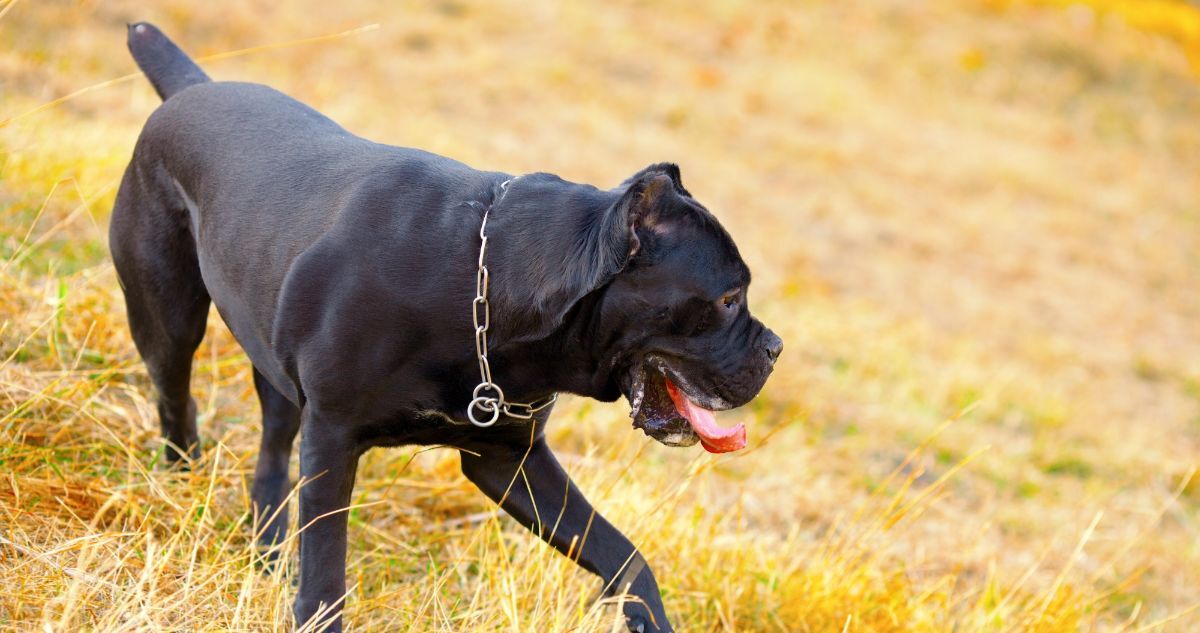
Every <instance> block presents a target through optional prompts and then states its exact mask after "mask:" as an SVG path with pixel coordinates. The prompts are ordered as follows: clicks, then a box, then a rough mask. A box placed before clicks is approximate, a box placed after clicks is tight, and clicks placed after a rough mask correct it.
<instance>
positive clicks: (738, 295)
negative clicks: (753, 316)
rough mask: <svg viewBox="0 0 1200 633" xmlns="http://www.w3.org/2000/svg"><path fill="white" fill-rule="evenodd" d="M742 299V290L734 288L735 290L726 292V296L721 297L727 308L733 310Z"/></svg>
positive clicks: (722, 303)
mask: <svg viewBox="0 0 1200 633" xmlns="http://www.w3.org/2000/svg"><path fill="white" fill-rule="evenodd" d="M741 299H742V291H741V290H734V291H733V292H728V293H726V294H725V296H723V297H721V305H722V306H724V307H725V309H726V310H733V309H735V308H737V306H738V303H740V302H741Z"/></svg>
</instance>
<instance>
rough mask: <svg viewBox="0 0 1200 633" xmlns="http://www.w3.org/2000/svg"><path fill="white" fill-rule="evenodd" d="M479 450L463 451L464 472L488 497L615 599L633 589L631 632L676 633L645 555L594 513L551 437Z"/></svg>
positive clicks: (627, 613) (629, 609)
mask: <svg viewBox="0 0 1200 633" xmlns="http://www.w3.org/2000/svg"><path fill="white" fill-rule="evenodd" d="M472 450H474V451H477V452H478V453H479V454H478V455H474V454H472V453H471V452H468V451H465V450H464V451H462V452H461V455H462V470H463V473H464V474H465V475H466V476H467V478H468V479H470V480H471V481H472V482H473V483H474V484H475V485H476V486H478V487H479V489H480V490H482V491H483V492H484V494H486V495H487V496H489V497H491V498H492V499H493V500H494V501H497V502H499V503H500V505H501V507H503V508H504V509H505V511H507V512H508V513H509V514H510V515H512V516H513V517H514V518H515V519H517V521H519V522H521V524H522V525H524V526H525V527H526V528H528V529H529V530H530V531H532V532H533V533H534V534H537V535H538V536H539V537H541V538H542V539H543V540H545V541H546V542H547V543H549V544H550V545H552V546H554V548H555V549H557V550H558V551H559V552H561V553H563V554H569V555H570V556H571V557H572V558H573V559H574V560H575V561H576V562H577V563H578V564H579V565H580V566H581V567H583V568H584V569H586V570H588V571H590V572H592V573H593V574H596V575H598V576H600V578H602V579H603V580H604V583H605V593H606V594H607V595H615V594H620V593H622V592H625V593H628V594H631V595H632V596H635V597H636V599H634V600H631V601H629V602H626V603H625V616H626V621H627V623H628V625H629V629H630V630H631V631H643V632H645V633H650V632H663V633H665V632H667V631H671V630H672V629H671V625H670V623H668V622H667V616H666V613H665V612H664V611H663V605H662V598H661V596H660V595H659V591H658V583H657V581H655V579H654V574H653V573H652V572H651V571H650V568H649V567H647V566H646V562H645V560H644V559H643V558H642V555H641V554H640V553H638V552H637V550H636V549H635V548H634V547H633V545H632V544H631V543H630V542H629V540H628V539H626V538H625V536H624V535H623V534H621V533H620V532H619V531H617V529H616V528H614V527H613V526H612V524H610V523H609V522H608V521H606V520H605V519H604V517H602V516H600V514H599V513H597V512H596V511H595V510H594V509H593V508H592V505H591V504H590V503H588V500H587V499H586V498H585V497H584V496H583V493H581V492H579V489H578V488H576V487H575V484H574V483H572V482H571V479H570V477H568V476H567V473H566V471H564V470H563V468H562V466H561V465H559V463H558V460H557V459H555V457H554V454H553V453H551V452H550V447H548V446H547V445H546V442H545V440H544V439H543V438H541V437H539V438H538V439H537V440H536V441H534V443H533V445H532V446H514V445H485V446H482V447H480V446H474V447H472ZM526 450H528V455H526ZM522 460H523V461H524V463H523V465H522ZM531 493H532V496H531Z"/></svg>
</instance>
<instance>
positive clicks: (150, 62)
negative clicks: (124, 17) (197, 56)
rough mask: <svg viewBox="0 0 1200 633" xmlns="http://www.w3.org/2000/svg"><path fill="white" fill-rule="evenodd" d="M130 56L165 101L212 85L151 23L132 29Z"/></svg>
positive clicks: (143, 23) (132, 25)
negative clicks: (198, 85) (196, 87)
mask: <svg viewBox="0 0 1200 633" xmlns="http://www.w3.org/2000/svg"><path fill="white" fill-rule="evenodd" d="M129 52H130V53H133V60H134V61H136V62H137V65H138V68H141V69H142V72H143V73H146V78H147V79H149V80H150V83H151V84H153V85H154V90H155V91H157V92H158V96H160V97H162V98H163V101H166V100H167V99H170V98H171V95H173V94H175V93H177V92H179V91H180V90H183V89H184V88H187V87H188V86H193V85H195V84H200V83H205V82H209V81H212V80H211V79H209V78H208V75H206V74H204V71H203V70H200V67H199V66H197V65H196V62H194V61H192V60H191V58H190V57H188V56H187V54H186V53H184V52H183V51H181V50H179V47H178V46H176V45H175V42H172V41H171V40H169V39H167V36H166V35H163V32H162V31H160V30H158V27H156V26H154V25H153V24H150V23H149V22H135V23H133V24H130V25H129Z"/></svg>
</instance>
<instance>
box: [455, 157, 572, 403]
mask: <svg viewBox="0 0 1200 633" xmlns="http://www.w3.org/2000/svg"><path fill="white" fill-rule="evenodd" d="M517 178H520V176H517ZM513 180H516V178H512V179H509V180H506V181H504V182H502V183H500V195H499V196H497V198H496V200H495V201H493V202H492V204H491V205H489V206H488V207H487V208H486V209H484V211H483V222H482V223H481V224H480V225H479V268H478V272H477V273H476V274H475V300H474V301H472V302H471V319H472V320H473V321H474V323H475V358H477V359H478V360H479V377H480V382H479V384H478V385H476V386H475V391H472V392H471V403H470V404H468V405H467V418H468V419H470V420H471V424H474V425H475V426H479V427H488V426H491V425H493V424H495V423H496V420H499V419H500V414H501V413H504V415H506V416H508V417H512V418H519V419H521V420H528V419H530V418H532V417H533V416H534V414H535V413H537V412H538V411H541V410H542V409H545V408H546V407H548V406H550V405H552V404H554V401H555V400H558V394H557V393H554V394H550V395H549V396H547V397H545V398H542V399H541V400H538V401H536V402H533V403H529V404H526V403H523V402H508V401H507V400H505V399H504V391H503V390H502V389H500V385H497V384H496V383H494V382H492V366H491V365H490V364H489V363H488V335H487V334H488V328H489V327H491V325H492V309H491V306H490V305H489V304H488V299H487V295H488V269H487V266H486V265H485V264H484V255H486V254H487V245H488V236H487V221H488V214H489V213H491V211H492V207H494V206H496V204H498V203H499V202H500V200H501V199H502V198H503V197H504V194H505V193H507V192H508V186H509V185H510V184H511V183H512V182H513ZM489 393H492V394H495V395H487V394H489ZM476 409H478V410H479V411H481V412H483V415H482V416H480V417H479V418H476V417H475V411H476Z"/></svg>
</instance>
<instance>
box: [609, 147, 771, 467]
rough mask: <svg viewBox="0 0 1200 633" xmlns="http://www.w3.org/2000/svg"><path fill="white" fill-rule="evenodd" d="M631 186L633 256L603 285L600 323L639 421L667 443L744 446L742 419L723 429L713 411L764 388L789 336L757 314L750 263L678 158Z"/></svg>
mask: <svg viewBox="0 0 1200 633" xmlns="http://www.w3.org/2000/svg"><path fill="white" fill-rule="evenodd" d="M626 186H627V190H626V192H625V194H624V197H623V199H622V204H623V205H624V213H623V215H624V217H625V219H626V221H627V224H628V227H629V233H628V242H627V245H628V253H629V256H628V260H627V262H626V264H625V266H624V268H623V269H622V270H621V272H620V273H618V274H617V275H615V276H614V277H613V278H612V281H610V282H609V284H608V286H607V288H606V289H605V293H604V300H603V301H602V302H600V304H599V307H598V311H599V315H598V316H599V321H598V329H599V330H600V332H601V334H602V336H604V337H606V338H608V339H609V340H610V341H611V342H610V349H609V354H610V355H611V356H610V357H611V358H612V359H613V360H614V361H615V362H614V366H613V373H614V379H615V380H616V382H617V384H618V386H619V388H620V390H621V391H622V393H624V395H625V396H626V397H627V398H628V399H629V403H630V405H631V407H632V411H631V416H632V417H633V424H634V426H637V427H640V428H642V429H643V430H644V431H645V432H646V434H647V435H650V436H651V437H653V438H654V439H656V440H658V441H660V442H662V443H664V444H668V445H673V446H690V445H692V444H695V443H696V442H697V441H701V442H702V443H703V444H704V447H705V448H706V449H708V450H709V451H712V452H724V451H730V450H737V449H739V448H742V447H743V446H745V444H746V434H745V429H744V427H742V425H740V424H739V425H737V426H736V427H733V428H729V429H725V428H721V427H719V426H718V425H717V424H716V422H715V420H714V419H713V415H712V413H711V412H712V411H717V410H723V409H730V408H734V407H738V406H741V405H743V404H745V403H747V402H749V401H750V400H751V399H752V398H753V397H754V396H755V395H757V394H758V392H759V390H760V389H762V386H763V384H764V383H765V382H766V380H767V376H768V375H770V373H771V368H772V366H773V365H774V363H775V359H776V358H778V357H779V354H780V352H781V351H782V350H783V341H781V340H780V338H779V337H778V336H776V335H775V333H774V332H772V331H771V330H770V329H768V328H766V327H765V326H763V324H762V323H761V322H760V321H758V319H755V318H754V317H753V316H751V314H750V306H749V303H748V301H747V290H748V288H749V285H750V270H749V269H748V268H747V267H746V264H745V263H744V262H743V261H742V258H741V256H740V255H739V254H738V249H737V246H736V245H735V244H734V243H733V240H732V239H731V238H730V236H729V234H728V233H727V232H726V231H725V230H724V228H722V227H721V225H720V224H719V223H718V222H717V220H716V218H714V217H713V216H712V214H710V213H709V212H708V210H707V209H705V208H704V207H703V206H702V205H701V204H700V203H699V202H697V201H696V200H695V199H694V198H693V197H692V196H691V194H689V193H688V191H687V189H685V188H684V187H683V184H682V182H681V180H680V176H679V169H678V168H677V167H676V166H675V165H669V164H666V165H654V166H651V167H649V168H647V169H645V170H643V171H642V172H640V173H638V174H636V175H635V176H634V177H633V178H631V179H630V180H629V181H627V185H626Z"/></svg>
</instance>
